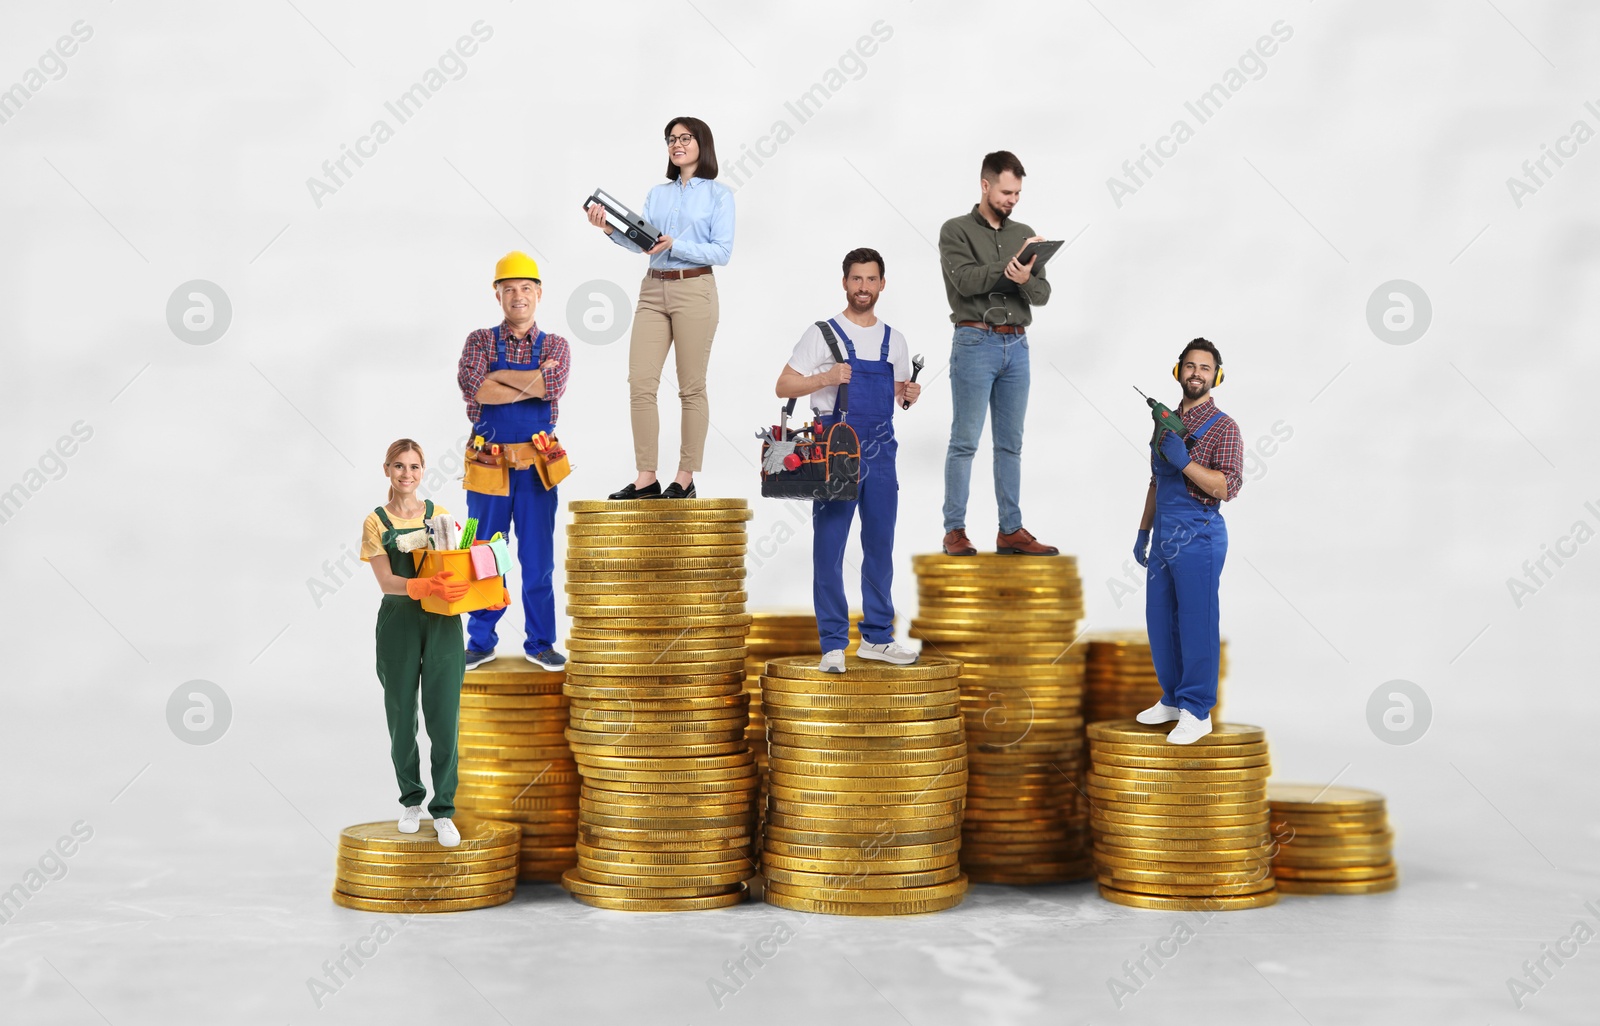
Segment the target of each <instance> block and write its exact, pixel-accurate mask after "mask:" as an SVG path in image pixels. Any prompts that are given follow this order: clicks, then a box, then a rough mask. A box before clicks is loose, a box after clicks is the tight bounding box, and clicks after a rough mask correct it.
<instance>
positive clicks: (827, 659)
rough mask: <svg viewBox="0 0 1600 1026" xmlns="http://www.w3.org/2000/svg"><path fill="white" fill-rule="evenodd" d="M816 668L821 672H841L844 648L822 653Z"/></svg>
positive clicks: (842, 670)
mask: <svg viewBox="0 0 1600 1026" xmlns="http://www.w3.org/2000/svg"><path fill="white" fill-rule="evenodd" d="M817 669H819V670H821V671H822V672H823V673H843V672H844V649H842V648H836V649H834V650H833V651H832V652H824V653H822V659H821V660H820V661H818V663H817Z"/></svg>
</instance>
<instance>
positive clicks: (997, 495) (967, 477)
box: [944, 327, 1029, 534]
mask: <svg viewBox="0 0 1600 1026" xmlns="http://www.w3.org/2000/svg"><path fill="white" fill-rule="evenodd" d="M953 343H954V344H953V345H951V347H950V396H951V399H952V405H953V407H954V411H953V414H952V417H951V420H950V448H949V450H948V451H947V452H946V454H945V458H944V529H945V530H946V531H954V530H956V529H957V528H965V527H966V526H967V493H968V491H969V490H970V486H971V483H972V457H973V454H974V453H976V452H977V451H978V440H979V439H981V438H982V437H983V419H984V416H985V413H986V412H987V411H993V416H994V426H993V437H994V499H995V505H996V506H997V507H998V508H999V513H1000V533H1001V534H1010V533H1011V532H1012V531H1015V530H1017V529H1018V528H1019V527H1021V526H1022V509H1021V508H1020V507H1019V506H1018V499H1019V497H1020V495H1021V492H1022V421H1023V419H1024V417H1025V416H1026V415H1027V412H1028V377H1029V375H1028V336H1027V335H1026V334H1022V335H1002V334H999V333H998V332H993V331H987V330H985V329H983V328H959V327H958V328H956V333H955V338H954V340H953Z"/></svg>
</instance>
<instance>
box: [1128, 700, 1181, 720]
mask: <svg viewBox="0 0 1600 1026" xmlns="http://www.w3.org/2000/svg"><path fill="white" fill-rule="evenodd" d="M1177 718H1178V707H1177V706H1175V705H1167V704H1166V703H1165V702H1162V701H1159V700H1157V702H1156V704H1155V705H1152V706H1151V707H1150V708H1148V709H1146V710H1145V711H1144V712H1141V713H1139V715H1137V716H1135V717H1134V719H1136V720H1138V721H1139V722H1140V723H1171V722H1172V721H1173V720H1175V719H1177Z"/></svg>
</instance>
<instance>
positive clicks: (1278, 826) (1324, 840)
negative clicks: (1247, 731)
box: [1267, 783, 1400, 894]
mask: <svg viewBox="0 0 1600 1026" xmlns="http://www.w3.org/2000/svg"><path fill="white" fill-rule="evenodd" d="M1267 801H1268V802H1270V803H1271V805H1272V836H1273V839H1274V840H1276V842H1277V851H1276V853H1275V854H1274V855H1273V857H1272V873H1273V875H1274V876H1276V877H1277V878H1278V890H1280V891H1282V892H1284V893H1285V894H1376V893H1378V892H1380V891H1392V890H1394V889H1395V887H1396V886H1397V885H1398V884H1399V882H1400V876H1399V870H1398V869H1396V868H1395V864H1394V834H1393V832H1391V831H1390V829H1389V814H1388V812H1387V811H1386V810H1385V807H1384V800H1383V795H1381V794H1378V793H1377V792H1376V791H1363V790H1361V789H1360V788H1355V787H1332V786H1328V787H1323V786H1319V785H1316V784H1279V783H1272V784H1268V785H1267Z"/></svg>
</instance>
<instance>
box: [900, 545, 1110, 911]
mask: <svg viewBox="0 0 1600 1026" xmlns="http://www.w3.org/2000/svg"><path fill="white" fill-rule="evenodd" d="M912 565H913V567H914V568H915V569H916V572H917V594H918V606H917V616H916V619H914V620H913V621H912V623H911V635H912V637H915V638H921V639H922V643H923V644H922V654H923V657H924V658H928V657H929V656H945V657H950V658H955V659H959V660H960V661H961V663H962V671H961V677H960V684H961V707H962V711H963V713H964V714H965V716H966V736H967V744H968V746H969V749H970V750H969V753H968V758H967V764H968V768H969V771H970V773H971V776H970V778H969V780H968V784H967V808H966V818H965V820H964V821H963V834H962V841H961V864H962V867H963V868H964V869H965V870H966V871H967V874H968V875H969V876H970V877H971V878H972V880H973V881H974V882H979V883H1009V884H1026V883H1049V882H1054V881H1061V880H1073V879H1082V878H1084V877H1087V876H1088V875H1089V874H1090V872H1091V871H1092V869H1093V866H1092V863H1091V862H1090V860H1089V853H1088V818H1087V809H1086V808H1085V807H1084V804H1083V802H1082V798H1081V795H1080V793H1079V789H1078V788H1079V785H1080V784H1081V782H1082V763H1083V715H1082V709H1083V704H1082V703H1083V673H1084V660H1085V654H1084V650H1083V646H1081V645H1078V646H1074V644H1073V642H1074V639H1075V638H1076V636H1077V632H1078V621H1079V619H1080V618H1081V617H1082V616H1083V585H1082V581H1081V580H1080V578H1079V576H1078V569H1077V561H1076V560H1075V559H1074V558H1073V557H1071V556H1012V555H997V554H990V553H984V554H981V555H975V556H946V555H942V554H940V555H921V556H916V557H914V558H913V560H912Z"/></svg>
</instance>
